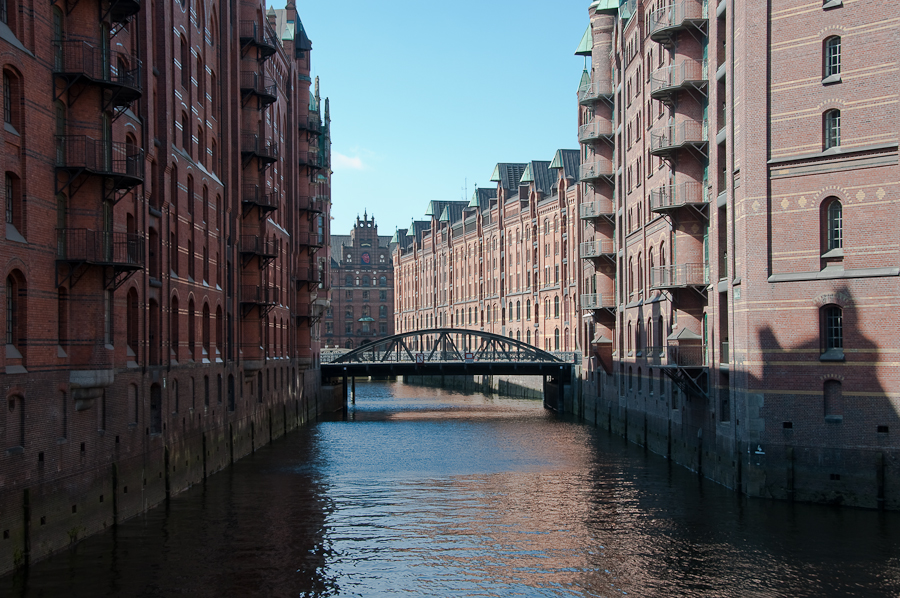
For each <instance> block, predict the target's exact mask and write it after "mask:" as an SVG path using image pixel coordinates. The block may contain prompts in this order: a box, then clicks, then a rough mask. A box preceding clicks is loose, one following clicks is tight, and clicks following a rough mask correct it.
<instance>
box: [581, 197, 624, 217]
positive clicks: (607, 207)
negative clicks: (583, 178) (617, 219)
mask: <svg viewBox="0 0 900 598" xmlns="http://www.w3.org/2000/svg"><path fill="white" fill-rule="evenodd" d="M578 214H579V216H581V219H582V220H594V219H596V218H613V217H614V216H615V214H616V208H615V206H613V202H612V200H609V199H598V200H595V201H589V202H585V203H583V204H581V205H580V206H579V207H578Z"/></svg>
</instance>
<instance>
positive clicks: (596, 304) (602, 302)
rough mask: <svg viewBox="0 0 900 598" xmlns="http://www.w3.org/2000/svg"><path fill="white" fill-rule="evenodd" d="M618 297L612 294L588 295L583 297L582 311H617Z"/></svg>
mask: <svg viewBox="0 0 900 598" xmlns="http://www.w3.org/2000/svg"><path fill="white" fill-rule="evenodd" d="M615 307H616V297H615V295H613V294H612V293H588V294H586V295H582V296H581V309H615Z"/></svg>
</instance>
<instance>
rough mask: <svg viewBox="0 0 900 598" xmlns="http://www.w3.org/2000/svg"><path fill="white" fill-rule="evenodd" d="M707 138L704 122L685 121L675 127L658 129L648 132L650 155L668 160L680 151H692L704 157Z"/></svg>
mask: <svg viewBox="0 0 900 598" xmlns="http://www.w3.org/2000/svg"><path fill="white" fill-rule="evenodd" d="M707 136H708V131H707V125H706V121H705V120H704V121H702V122H698V121H695V120H686V121H684V122H681V123H679V124H677V125H669V126H666V127H659V128H656V129H653V131H651V132H650V153H651V154H653V155H654V156H660V157H663V158H668V157H671V156H672V155H673V154H675V153H676V152H678V151H680V150H681V149H693V150H696V151H697V152H699V153H700V154H702V155H703V156H706V146H707V143H708V142H707Z"/></svg>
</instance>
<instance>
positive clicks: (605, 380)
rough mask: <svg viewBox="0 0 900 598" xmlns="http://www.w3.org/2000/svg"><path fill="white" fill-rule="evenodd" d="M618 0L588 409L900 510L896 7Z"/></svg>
mask: <svg viewBox="0 0 900 598" xmlns="http://www.w3.org/2000/svg"><path fill="white" fill-rule="evenodd" d="M610 4H611V3H609V2H605V1H601V2H595V3H594V4H593V5H592V6H591V9H590V11H589V12H590V20H591V30H590V33H591V35H590V39H591V42H592V52H591V54H592V60H591V69H590V71H589V72H586V74H585V79H584V80H583V85H582V88H581V91H580V93H579V99H580V104H581V108H580V117H579V122H580V123H581V129H580V130H579V132H580V137H581V139H582V142H583V152H584V155H583V162H585V163H591V162H596V163H598V165H600V166H605V165H606V164H607V162H608V161H610V160H611V161H612V162H609V166H608V168H607V170H606V172H602V168H600V169H598V171H597V172H596V173H591V177H593V178H591V179H590V180H588V181H585V177H584V176H583V177H582V181H585V182H587V183H588V184H586V185H585V191H584V195H585V202H597V203H599V206H600V207H601V209H600V210H599V211H601V212H603V211H604V210H603V209H602V206H604V205H606V206H609V209H607V210H606V212H607V214H608V215H607V216H606V217H598V218H592V219H590V220H589V221H588V226H586V227H585V232H584V236H585V239H586V240H590V239H592V238H593V239H597V240H599V241H600V242H601V243H604V242H608V243H610V252H609V253H608V254H607V253H606V252H602V251H600V252H594V253H592V254H591V255H590V257H589V256H585V254H584V253H582V255H583V256H585V257H589V259H588V262H589V263H590V264H591V265H593V266H594V267H595V272H597V273H596V275H595V276H594V277H593V278H594V279H595V280H596V286H597V288H598V289H602V290H601V291H600V292H609V293H614V296H611V297H610V301H609V305H605V303H606V300H602V301H600V303H601V304H603V305H599V306H598V309H594V310H590V311H588V312H587V313H589V314H591V315H592V324H593V326H594V327H595V328H596V329H597V333H596V334H595V335H593V336H594V340H595V342H594V344H593V350H592V354H593V356H592V357H591V358H590V359H589V360H588V361H586V363H585V370H586V375H585V385H584V387H585V393H584V405H583V408H584V409H585V410H586V412H587V414H586V415H587V417H589V418H590V419H595V420H596V421H598V422H602V423H603V424H604V425H606V426H609V427H611V428H613V429H615V430H617V431H620V432H622V433H624V434H626V435H627V436H628V437H629V438H632V439H633V440H635V441H636V442H638V443H641V444H647V445H648V446H650V447H651V448H652V449H653V450H655V451H657V452H660V453H664V454H667V455H669V456H670V457H671V458H673V459H674V460H676V461H679V462H681V463H684V464H685V465H687V466H688V467H691V468H692V469H695V470H698V471H701V472H702V473H703V474H704V475H706V476H708V477H711V478H713V479H716V480H718V481H720V482H722V483H724V484H726V485H728V486H732V487H738V488H740V489H741V490H742V491H743V492H745V493H747V494H749V495H752V496H772V497H777V498H797V499H802V500H813V501H820V502H835V503H844V504H853V505H860V506H869V507H875V506H881V505H887V506H888V507H890V508H898V507H900V492H898V491H900V468H898V463H897V457H898V452H897V445H898V443H897V441H896V440H892V439H893V438H894V435H895V434H896V431H895V429H896V427H897V425H898V422H897V411H898V407H900V402H898V401H900V395H898V394H897V392H896V388H897V382H898V368H897V365H898V364H897V363H896V360H895V359H894V355H895V352H896V351H897V340H896V338H895V337H896V335H895V334H893V329H894V328H896V325H895V322H896V320H897V317H896V313H895V306H894V304H895V303H896V300H895V297H897V296H898V291H900V288H898V283H900V279H898V274H900V268H898V265H900V264H898V246H897V243H896V239H895V238H894V237H896V235H895V234H894V233H892V232H891V231H892V230H893V228H892V226H893V225H892V224H891V223H892V222H893V221H894V219H895V218H894V212H895V211H896V210H897V193H898V189H897V177H898V172H900V171H898V154H897V141H898V137H897V133H898V119H897V104H898V94H897V89H898V76H897V72H896V67H895V65H894V59H893V58H892V54H891V51H890V48H892V47H893V45H894V43H896V40H897V29H896V21H897V19H896V18H893V16H892V15H893V12H894V11H893V8H894V6H893V4H892V3H890V2H886V1H872V2H840V1H834V2H829V1H825V2H815V3H813V2H803V1H800V0H792V1H786V2H778V3H776V4H775V5H773V4H772V3H769V4H766V3H754V2H750V3H733V2H730V1H728V0H724V1H722V2H719V3H718V4H717V5H716V4H714V3H707V2H705V1H702V0H675V1H674V2H661V1H649V0H643V1H635V0H630V1H628V2H624V3H622V5H621V6H618V4H619V3H615V4H616V7H611V6H610ZM770 7H771V8H770ZM886 15H888V18H886ZM829 48H830V49H829ZM835 48H837V51H836V52H835ZM829 52H830V53H831V54H830V55H829ZM835 58H836V60H835ZM830 111H838V112H830ZM835 116H837V118H838V120H837V121H835V120H834V117H835ZM835 125H837V126H836V128H835ZM835 133H836V134H837V135H836V136H835ZM593 211H596V210H593ZM587 249H588V250H591V249H592V248H591V247H587ZM597 253H599V254H600V256H599V257H598V256H597V255H596V254H597ZM606 255H608V256H609V257H608V258H606V257H605V256H606ZM613 256H615V257H613ZM614 273H618V276H617V277H614V276H613V274H614ZM588 282H590V285H591V286H593V284H594V283H593V282H592V281H591V277H590V276H588V278H587V279H586V281H585V283H588Z"/></svg>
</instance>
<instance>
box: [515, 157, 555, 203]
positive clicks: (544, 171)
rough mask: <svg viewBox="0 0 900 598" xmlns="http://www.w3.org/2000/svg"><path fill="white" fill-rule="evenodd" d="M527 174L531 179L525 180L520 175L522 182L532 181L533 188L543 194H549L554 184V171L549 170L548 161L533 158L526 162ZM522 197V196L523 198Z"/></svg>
mask: <svg viewBox="0 0 900 598" xmlns="http://www.w3.org/2000/svg"><path fill="white" fill-rule="evenodd" d="M527 174H529V175H530V178H531V180H528V181H526V180H525V175H524V174H523V175H522V183H534V186H535V188H536V189H537V190H538V191H540V192H541V193H543V194H544V195H551V194H552V192H553V187H555V186H556V181H557V176H556V172H555V171H552V170H550V162H545V161H543V160H540V161H538V160H534V161H531V162H529V163H528V169H527ZM523 199H524V198H523Z"/></svg>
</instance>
